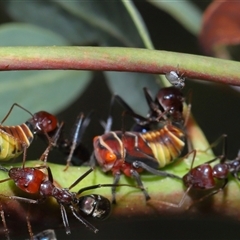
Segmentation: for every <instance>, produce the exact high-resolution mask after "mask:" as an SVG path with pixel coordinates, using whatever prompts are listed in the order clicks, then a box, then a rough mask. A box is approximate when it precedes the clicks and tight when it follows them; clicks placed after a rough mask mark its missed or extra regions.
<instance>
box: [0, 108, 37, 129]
mask: <svg viewBox="0 0 240 240" xmlns="http://www.w3.org/2000/svg"><path fill="white" fill-rule="evenodd" d="M15 106H16V107H19V108H21V109H22V110H24V111H25V112H27V113H29V114H30V115H31V116H32V117H33V114H32V113H31V112H29V111H28V110H27V109H26V108H24V107H22V106H21V105H19V104H17V103H14V104H13V105H12V106H11V108H10V109H9V111H8V113H7V114H6V116H5V117H4V118H3V120H2V121H1V122H0V125H2V124H3V123H4V122H5V121H6V119H7V118H8V117H9V115H10V113H11V112H12V110H13V108H14V107H15Z"/></svg>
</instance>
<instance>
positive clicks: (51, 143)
mask: <svg viewBox="0 0 240 240" xmlns="http://www.w3.org/2000/svg"><path fill="white" fill-rule="evenodd" d="M63 125H64V122H61V124H60V125H59V127H58V129H57V131H56V133H55V134H54V136H53V137H52V138H50V137H49V136H48V134H47V133H45V132H44V134H45V135H46V136H47V139H48V141H49V144H48V146H47V148H46V149H45V151H44V152H43V154H42V156H41V157H40V160H41V161H43V162H44V164H45V165H46V162H47V158H48V154H49V152H50V150H51V149H52V147H55V146H57V141H58V139H59V137H60V134H61V131H62V127H63Z"/></svg>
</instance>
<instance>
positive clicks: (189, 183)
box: [162, 135, 240, 209]
mask: <svg viewBox="0 0 240 240" xmlns="http://www.w3.org/2000/svg"><path fill="white" fill-rule="evenodd" d="M221 138H223V140H224V143H223V145H224V147H223V153H222V155H221V156H218V157H215V158H213V159H212V160H209V161H207V162H205V163H203V164H200V165H198V166H196V167H193V164H194V160H195V157H196V151H194V155H193V160H192V163H191V168H190V170H189V172H188V173H187V174H185V175H184V176H183V177H182V181H183V184H184V185H185V186H186V187H187V190H186V191H185V193H184V194H183V196H182V198H181V200H180V201H179V203H178V204H174V203H166V202H162V203H164V204H166V205H169V206H172V207H177V208H181V207H182V205H183V204H184V202H185V199H186V196H187V194H188V192H189V191H190V190H191V189H196V190H210V189H212V191H211V192H210V193H208V194H206V195H204V196H203V197H201V198H200V199H198V200H196V201H194V202H193V203H192V204H191V205H190V206H188V207H187V209H189V208H190V207H191V206H192V205H193V204H195V203H197V202H201V201H203V200H205V199H206V198H208V197H211V196H213V195H215V194H217V193H218V192H220V191H223V190H224V188H225V187H226V185H227V183H228V180H229V175H230V174H231V175H232V176H233V177H234V178H236V179H237V180H240V177H239V176H238V173H239V171H240V151H239V152H238V155H237V157H236V158H235V159H233V160H228V159H227V158H226V138H227V135H222V136H221ZM217 141H218V140H217ZM217 160H219V163H217V164H215V165H211V164H212V163H214V162H216V161H217ZM219 181H220V183H221V184H220V185H219Z"/></svg>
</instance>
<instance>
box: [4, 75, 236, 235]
mask: <svg viewBox="0 0 240 240" xmlns="http://www.w3.org/2000/svg"><path fill="white" fill-rule="evenodd" d="M166 78H167V79H168V80H169V82H170V83H171V84H172V85H173V86H172V87H166V88H161V89H160V90H159V91H158V93H157V95H156V97H155V98H153V97H152V95H151V93H150V91H149V90H148V89H147V88H144V89H143V91H144V95H145V98H146V101H147V104H148V107H149V111H148V114H147V116H146V117H145V116H141V115H139V114H137V113H136V112H135V111H134V110H133V109H132V108H131V107H130V106H129V105H128V104H127V103H126V102H125V101H124V100H123V99H122V98H121V97H120V96H119V95H114V97H113V99H114V100H116V101H117V102H119V103H120V105H121V106H122V107H123V109H124V114H125V115H129V116H131V117H133V119H134V120H135V125H134V126H133V127H132V129H131V130H127V131H125V130H124V131H123V130H122V131H112V130H111V121H110V120H111V118H112V117H111V115H110V116H109V119H108V120H107V124H106V128H105V133H104V134H102V135H100V136H95V137H94V138H93V151H94V152H93V154H92V157H90V155H91V154H90V153H88V152H87V151H86V149H85V148H84V146H83V145H82V143H81V136H82V135H83V132H84V131H85V129H86V128H87V126H88V123H89V121H90V119H91V114H89V115H87V116H86V117H84V115H83V113H80V115H79V116H78V118H77V120H76V125H75V132H74V136H73V138H72V139H71V140H69V139H67V138H66V137H65V136H63V131H62V128H63V125H64V124H63V122H59V121H58V119H57V118H56V117H55V116H54V115H52V114H50V113H47V112H45V111H41V112H38V113H36V114H31V113H30V112H29V111H28V110H26V109H24V108H23V107H21V106H20V105H18V104H14V105H13V106H12V107H11V109H10V111H9V112H8V114H7V115H6V117H5V118H4V119H3V121H2V122H1V124H0V138H1V147H0V160H1V161H5V160H9V159H13V158H15V157H17V156H19V155H20V154H22V153H23V162H22V166H21V167H11V168H7V167H5V166H3V165H1V166H0V170H1V171H3V172H5V173H6V174H7V175H8V176H7V178H5V179H2V180H0V183H2V182H6V181H13V182H14V183H15V185H16V187H17V188H19V189H20V191H22V192H25V193H27V194H28V196H31V195H34V194H35V195H36V194H37V196H38V197H37V198H31V197H30V198H29V197H25V196H24V197H22V196H18V195H14V196H5V195H2V194H1V199H9V200H12V201H19V202H23V203H29V204H31V205H37V204H40V203H42V202H44V201H45V200H46V199H48V198H54V199H55V200H56V202H57V203H58V205H59V208H60V213H61V217H62V223H63V225H64V228H65V231H66V234H70V233H71V230H70V226H69V220H68V213H67V211H66V209H69V211H70V214H72V215H73V216H74V217H75V218H76V219H77V220H78V221H80V222H81V223H82V224H83V225H85V226H86V227H87V228H89V229H90V230H92V231H93V232H94V233H96V232H97V231H98V229H97V228H96V227H95V226H93V225H92V224H91V223H90V222H89V221H88V220H87V219H86V217H91V218H94V219H100V220H104V219H106V218H107V217H108V216H109V215H110V213H111V208H112V203H117V194H116V188H117V187H133V188H137V189H139V190H141V191H142V192H143V194H144V198H145V200H146V201H149V200H150V199H151V194H149V193H148V191H147V190H146V189H145V187H144V183H143V181H142V179H141V173H142V172H143V171H146V172H148V173H150V174H152V175H155V176H159V177H164V178H165V177H167V178H173V179H175V180H176V181H178V182H182V183H183V185H184V186H185V187H186V191H185V193H184V195H183V197H182V199H181V200H180V201H179V203H177V204H176V203H169V202H162V203H163V204H167V205H169V206H172V207H178V208H180V207H182V205H183V203H184V202H185V199H186V196H187V194H188V192H189V191H190V190H191V189H196V190H198V189H207V190H209V189H210V190H211V189H212V191H210V192H208V193H207V194H206V195H205V196H203V197H201V198H200V199H198V200H197V201H196V202H199V201H202V200H204V199H206V198H207V197H210V196H212V195H214V194H216V193H218V192H219V191H221V190H222V189H224V188H225V186H226V185H227V183H228V179H229V175H230V174H231V175H232V176H233V177H235V178H236V179H237V180H239V177H238V172H239V168H240V154H238V156H237V158H236V159H234V160H228V159H227V158H226V155H225V148H224V151H223V154H222V155H221V156H219V157H216V158H214V159H211V160H209V161H208V162H206V163H204V164H200V165H198V166H195V167H194V160H195V156H196V153H197V151H196V150H194V149H187V151H188V154H187V155H190V154H192V156H193V157H192V159H193V160H192V163H191V167H190V169H189V171H188V172H187V173H186V174H185V175H184V176H183V177H180V176H177V175H175V174H172V173H169V172H167V171H166V170H163V168H164V167H165V166H166V165H169V164H171V163H173V162H174V161H175V160H176V159H177V158H179V157H180V156H181V155H182V153H183V151H184V149H186V145H187V144H186V142H188V141H189V139H188V134H187V128H186V126H187V121H188V118H189V112H190V106H191V105H190V104H189V105H188V108H187V109H188V110H187V111H186V112H187V114H184V112H183V109H184V101H185V99H184V96H183V93H182V92H181V89H182V88H183V87H184V85H185V78H184V77H183V76H182V75H181V76H180V75H179V73H178V72H175V71H171V72H169V73H167V74H166ZM14 106H17V107H20V108H22V109H23V110H25V111H27V112H28V113H29V114H30V115H31V118H30V119H29V120H27V121H26V122H25V123H23V124H20V125H17V126H4V125H3V122H4V121H5V120H6V119H7V117H8V116H9V115H10V113H11V111H12V110H13V108H14ZM35 135H37V136H39V137H41V138H44V139H45V140H46V141H47V142H48V146H47V148H46V150H45V151H44V153H43V154H42V156H41V157H40V160H42V161H43V162H42V165H41V166H33V167H26V166H25V163H26V151H27V148H28V147H29V146H30V145H31V143H32V141H33V139H34V136H35ZM223 139H226V137H225V136H223ZM188 145H189V146H190V144H188ZM52 148H58V149H59V150H60V151H62V152H63V153H64V154H65V155H67V163H66V167H65V168H64V169H63V170H64V171H63V174H67V173H68V171H70V170H68V167H69V165H71V161H72V159H73V158H75V159H78V160H79V162H81V161H80V160H82V159H81V158H82V156H83V154H82V152H87V153H86V154H84V156H85V157H86V158H87V159H89V170H88V171H86V172H85V173H84V174H83V175H81V176H79V177H78V178H77V179H76V180H75V181H74V182H73V183H72V184H71V186H69V187H68V188H62V187H60V186H58V185H56V183H55V181H54V178H53V174H52V171H51V169H50V167H49V166H48V164H47V162H48V161H49V160H50V159H48V154H49V152H50V150H51V149H52ZM84 160H85V159H84ZM95 165H96V166H99V167H100V168H101V170H102V171H103V172H106V173H107V172H111V173H112V175H113V182H111V183H109V184H101V183H99V184H96V185H90V186H86V187H84V188H81V189H80V190H79V191H77V192H73V191H72V188H73V187H76V186H77V185H78V183H79V182H80V181H82V180H83V179H84V178H85V177H87V176H88V175H89V174H90V173H91V172H93V171H94V168H95ZM122 175H125V176H126V177H131V178H133V179H134V180H135V181H136V186H135V185H128V184H120V183H119V182H120V178H121V176H122ZM218 180H220V181H221V184H220V185H218V184H217V183H218ZM100 187H110V188H111V189H112V203H111V201H110V200H109V199H108V198H106V197H104V196H102V195H99V194H89V195H83V194H82V193H83V192H86V191H88V190H91V189H97V188H100ZM150 201H151V200H150ZM194 203H195V202H194ZM159 204H161V200H159ZM33 207H34V206H33ZM0 212H1V218H2V222H3V226H4V231H5V235H6V238H7V239H10V237H9V235H10V232H9V230H8V227H7V219H6V214H5V212H4V210H3V208H1V209H0ZM26 220H27V223H28V224H27V226H28V231H29V234H30V238H31V239H35V237H34V235H33V233H32V229H31V223H30V222H29V219H28V218H27V217H26ZM50 232H51V231H47V230H46V232H45V231H44V232H43V233H44V234H45V233H50ZM43 233H40V234H39V235H36V236H40V235H41V234H43ZM51 234H52V232H51Z"/></svg>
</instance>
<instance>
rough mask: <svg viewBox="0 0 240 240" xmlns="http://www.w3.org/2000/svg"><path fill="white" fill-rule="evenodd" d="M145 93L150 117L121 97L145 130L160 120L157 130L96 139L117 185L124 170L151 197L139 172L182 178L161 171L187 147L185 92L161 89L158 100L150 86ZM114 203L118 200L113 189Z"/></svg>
mask: <svg viewBox="0 0 240 240" xmlns="http://www.w3.org/2000/svg"><path fill="white" fill-rule="evenodd" d="M144 93H145V97H146V100H147V102H148V105H149V107H150V112H149V115H148V116H147V118H144V117H142V116H140V115H138V114H136V113H135V112H134V111H133V110H132V109H131V108H130V107H129V106H128V105H127V103H125V102H124V100H123V99H122V98H120V97H119V96H117V100H119V101H120V103H122V105H123V106H124V107H125V109H127V111H128V113H129V114H130V115H132V116H133V117H134V118H136V119H138V121H137V125H138V126H142V127H143V128H144V129H146V126H147V128H148V129H149V128H151V127H152V124H155V123H158V124H160V126H158V127H157V128H156V129H152V130H147V131H144V132H143V131H142V132H137V131H126V132H123V131H109V132H106V133H105V134H103V135H101V136H96V137H95V138H94V140H93V146H94V155H95V158H96V160H97V162H98V164H99V165H100V167H101V168H102V170H103V171H104V172H108V171H112V173H113V176H114V184H117V183H118V182H119V179H120V176H121V173H123V174H125V175H126V176H128V177H133V178H134V179H135V180H136V182H137V184H138V186H139V187H141V188H142V190H143V193H144V195H145V198H146V200H149V199H150V196H149V195H148V193H147V191H146V190H145V189H144V187H143V183H142V181H141V178H140V175H139V173H140V172H142V171H143V170H146V171H148V172H150V173H152V174H154V175H160V176H164V177H172V178H176V179H181V178H180V177H178V176H176V175H174V174H170V173H166V172H164V171H160V170H158V169H159V168H163V167H164V166H166V165H167V164H170V163H171V162H173V160H175V159H176V158H177V157H179V156H180V154H181V152H182V151H183V148H184V146H185V141H184V140H185V132H184V130H183V129H184V126H185V124H184V118H183V113H182V112H183V101H184V98H183V95H182V93H181V92H180V91H179V89H177V88H174V87H170V88H163V89H161V90H159V92H158V94H157V96H156V100H155V101H154V100H153V99H152V97H151V94H150V93H149V90H148V89H147V88H144ZM112 195H113V202H115V201H116V197H115V189H114V188H113V189H112Z"/></svg>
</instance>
